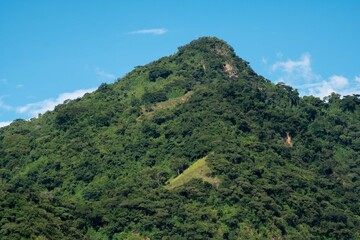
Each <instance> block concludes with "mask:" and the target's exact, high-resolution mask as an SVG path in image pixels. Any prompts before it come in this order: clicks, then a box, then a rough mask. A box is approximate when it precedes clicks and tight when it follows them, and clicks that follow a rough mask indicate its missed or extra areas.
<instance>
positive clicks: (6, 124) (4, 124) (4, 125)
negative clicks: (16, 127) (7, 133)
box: [0, 122, 12, 128]
mask: <svg viewBox="0 0 360 240" xmlns="http://www.w3.org/2000/svg"><path fill="white" fill-rule="evenodd" d="M10 123H12V122H0V128H2V127H6V126H8V125H10Z"/></svg>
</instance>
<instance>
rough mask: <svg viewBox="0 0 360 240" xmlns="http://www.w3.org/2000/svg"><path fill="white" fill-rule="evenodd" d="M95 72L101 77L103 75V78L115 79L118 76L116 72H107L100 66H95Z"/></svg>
mask: <svg viewBox="0 0 360 240" xmlns="http://www.w3.org/2000/svg"><path fill="white" fill-rule="evenodd" d="M95 73H96V75H98V76H99V77H101V78H103V79H115V78H116V76H115V75H114V74H112V73H108V72H105V71H104V70H102V69H101V68H99V67H96V68H95Z"/></svg>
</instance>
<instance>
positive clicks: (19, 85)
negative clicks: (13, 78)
mask: <svg viewBox="0 0 360 240" xmlns="http://www.w3.org/2000/svg"><path fill="white" fill-rule="evenodd" d="M15 87H16V88H23V87H24V85H22V84H17V85H16V86H15Z"/></svg>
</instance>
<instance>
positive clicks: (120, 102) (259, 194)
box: [0, 37, 360, 240]
mask: <svg viewBox="0 0 360 240" xmlns="http://www.w3.org/2000/svg"><path fill="white" fill-rule="evenodd" d="M199 159H206V161H202V164H204V163H205V165H202V168H200V167H199V164H200V162H199ZM187 169H191V171H193V172H192V174H193V175H194V176H195V177H189V176H190V175H185V171H187ZM201 169H202V170H201ZM204 169H205V170H206V172H201V171H205V170H204ZM179 175H181V176H179ZM178 176H179V177H180V178H179V177H178ZM191 176H192V175H191ZM196 176H201V177H196ZM176 177H178V178H176ZM179 179H181V180H184V179H186V181H184V182H181V183H180V180H179ZM174 181H177V184H178V185H171V184H174ZM359 199H360V96H359V95H353V96H340V95H338V94H335V93H333V94H331V95H330V96H328V97H326V98H325V99H323V100H322V99H319V98H316V97H313V96H304V97H300V96H299V93H298V91H297V90H296V89H293V88H292V87H291V86H287V85H285V84H283V83H278V84H274V83H272V82H270V81H269V80H267V79H265V78H264V77H262V76H259V75H257V74H256V73H255V72H254V71H253V70H252V69H251V67H250V66H249V63H248V62H246V61H245V60H243V59H241V58H239V57H238V56H236V54H235V52H234V50H233V49H232V48H231V47H230V46H229V45H228V44H227V43H226V42H224V41H222V40H219V39H217V38H212V37H203V38H200V39H198V40H195V41H193V42H191V43H189V44H187V45H185V46H183V47H180V48H179V49H178V52H176V53H175V54H173V55H171V56H168V57H163V58H161V59H159V60H157V61H154V62H152V63H149V64H147V65H145V66H138V67H135V68H134V70H133V71H131V72H130V73H128V74H127V75H126V76H124V77H122V78H119V79H117V80H116V81H115V83H113V84H106V83H103V84H101V85H100V86H99V88H98V89H97V91H95V92H94V93H91V94H86V95H85V96H84V97H82V98H81V99H76V100H69V101H66V102H64V103H63V104H61V105H59V106H57V107H56V108H55V110H54V111H50V112H47V113H45V114H43V115H41V116H39V117H38V118H34V119H31V120H29V121H25V120H22V119H18V120H16V121H14V122H13V123H12V124H11V125H10V126H8V127H4V128H0V239H37V240H45V239H90V240H95V239H172V240H173V239H274V240H275V239H277V240H280V239H360V203H359Z"/></svg>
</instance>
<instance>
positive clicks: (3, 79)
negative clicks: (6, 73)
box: [0, 78, 8, 84]
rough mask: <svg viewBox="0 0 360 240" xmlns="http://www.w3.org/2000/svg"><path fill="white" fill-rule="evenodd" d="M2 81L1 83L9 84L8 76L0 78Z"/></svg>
mask: <svg viewBox="0 0 360 240" xmlns="http://www.w3.org/2000/svg"><path fill="white" fill-rule="evenodd" d="M0 83H1V84H7V83H8V80H7V79H6V78H0Z"/></svg>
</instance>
